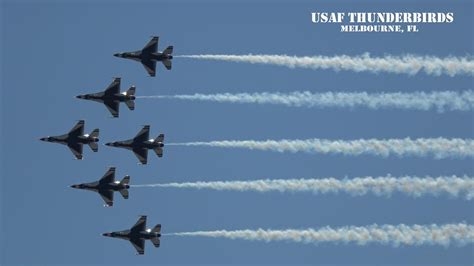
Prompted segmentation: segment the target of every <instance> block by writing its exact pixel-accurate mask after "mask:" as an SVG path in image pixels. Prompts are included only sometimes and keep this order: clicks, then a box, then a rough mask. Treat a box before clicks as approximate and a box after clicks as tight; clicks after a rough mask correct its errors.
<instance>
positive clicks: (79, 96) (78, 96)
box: [76, 95, 85, 99]
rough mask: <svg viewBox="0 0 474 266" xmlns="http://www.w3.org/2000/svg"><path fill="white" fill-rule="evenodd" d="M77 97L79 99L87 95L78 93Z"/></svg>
mask: <svg viewBox="0 0 474 266" xmlns="http://www.w3.org/2000/svg"><path fill="white" fill-rule="evenodd" d="M76 98H77V99H84V98H85V97H84V95H77V96H76Z"/></svg>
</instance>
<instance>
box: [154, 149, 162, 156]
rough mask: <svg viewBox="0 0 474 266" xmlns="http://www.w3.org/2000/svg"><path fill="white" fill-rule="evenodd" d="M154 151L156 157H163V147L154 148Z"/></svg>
mask: <svg viewBox="0 0 474 266" xmlns="http://www.w3.org/2000/svg"><path fill="white" fill-rule="evenodd" d="M154 151H155V153H156V155H157V156H158V157H160V158H161V157H163V148H155V149H154Z"/></svg>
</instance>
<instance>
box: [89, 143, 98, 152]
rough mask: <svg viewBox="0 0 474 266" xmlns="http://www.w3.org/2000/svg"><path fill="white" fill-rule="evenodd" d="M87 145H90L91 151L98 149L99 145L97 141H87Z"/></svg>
mask: <svg viewBox="0 0 474 266" xmlns="http://www.w3.org/2000/svg"><path fill="white" fill-rule="evenodd" d="M89 147H91V150H92V151H93V152H97V151H99V145H97V142H89Z"/></svg>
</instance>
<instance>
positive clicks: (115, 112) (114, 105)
mask: <svg viewBox="0 0 474 266" xmlns="http://www.w3.org/2000/svg"><path fill="white" fill-rule="evenodd" d="M104 105H105V107H107V109H108V110H109V112H110V113H111V114H112V116H113V117H118V116H119V109H120V102H118V101H105V102H104Z"/></svg>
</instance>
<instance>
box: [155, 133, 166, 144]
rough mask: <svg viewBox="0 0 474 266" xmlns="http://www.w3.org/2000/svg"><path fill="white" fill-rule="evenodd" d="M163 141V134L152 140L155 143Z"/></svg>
mask: <svg viewBox="0 0 474 266" xmlns="http://www.w3.org/2000/svg"><path fill="white" fill-rule="evenodd" d="M163 141H165V134H160V135H158V137H156V139H155V140H154V142H155V143H160V142H161V143H163Z"/></svg>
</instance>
